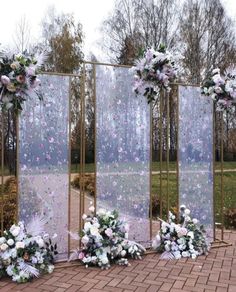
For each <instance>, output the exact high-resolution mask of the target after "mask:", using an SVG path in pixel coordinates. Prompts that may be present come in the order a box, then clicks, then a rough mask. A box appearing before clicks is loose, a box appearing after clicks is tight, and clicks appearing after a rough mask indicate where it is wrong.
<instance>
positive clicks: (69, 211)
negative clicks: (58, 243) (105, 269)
mask: <svg viewBox="0 0 236 292" xmlns="http://www.w3.org/2000/svg"><path fill="white" fill-rule="evenodd" d="M71 78H72V77H71V76H70V77H69V96H68V103H69V108H68V111H69V113H68V115H69V121H68V122H69V125H68V138H69V141H68V142H69V149H68V161H69V169H68V170H69V175H68V194H69V198H68V229H69V231H70V230H71V218H70V216H71ZM70 247H71V237H70V234H68V259H69V257H70Z"/></svg>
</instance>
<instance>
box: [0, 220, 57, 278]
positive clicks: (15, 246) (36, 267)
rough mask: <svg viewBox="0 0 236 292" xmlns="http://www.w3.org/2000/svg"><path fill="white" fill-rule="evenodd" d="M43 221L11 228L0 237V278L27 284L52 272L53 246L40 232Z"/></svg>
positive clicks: (54, 250)
mask: <svg viewBox="0 0 236 292" xmlns="http://www.w3.org/2000/svg"><path fill="white" fill-rule="evenodd" d="M42 223H43V221H41V220H40V219H39V218H35V219H34V220H33V221H32V222H31V223H30V224H29V225H28V226H27V228H26V227H25V226H24V224H23V223H22V222H19V223H18V224H14V225H12V226H11V228H9V230H6V231H4V233H3V236H2V237H0V276H10V277H11V278H12V280H13V281H14V282H17V283H24V282H28V281H29V280H31V279H32V278H34V277H39V276H40V275H41V274H44V273H52V272H53V270H54V265H53V262H54V256H55V255H56V254H57V245H56V244H53V243H52V240H51V239H50V238H49V236H48V234H45V232H43V229H42V228H43V224H42Z"/></svg>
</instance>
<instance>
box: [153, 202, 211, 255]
mask: <svg viewBox="0 0 236 292" xmlns="http://www.w3.org/2000/svg"><path fill="white" fill-rule="evenodd" d="M190 213H191V212H190V210H189V209H187V208H186V206H185V205H182V206H180V215H181V216H180V224H176V223H174V220H175V216H174V215H173V214H172V213H171V212H170V213H169V220H168V222H165V221H162V224H161V230H160V232H159V234H157V236H156V237H155V238H154V240H153V243H152V246H153V248H154V249H155V250H157V251H160V252H165V253H169V254H170V255H171V256H172V257H174V258H176V259H179V258H181V257H191V258H193V259H195V258H196V257H197V256H198V255H201V254H207V253H208V251H209V249H210V245H209V243H208V241H207V238H206V236H205V231H204V228H203V226H198V220H197V219H195V218H194V219H191V217H190Z"/></svg>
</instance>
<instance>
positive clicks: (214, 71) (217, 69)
mask: <svg viewBox="0 0 236 292" xmlns="http://www.w3.org/2000/svg"><path fill="white" fill-rule="evenodd" d="M212 74H213V75H214V74H220V69H219V68H216V69H213V70H212Z"/></svg>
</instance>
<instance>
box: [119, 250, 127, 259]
mask: <svg viewBox="0 0 236 292" xmlns="http://www.w3.org/2000/svg"><path fill="white" fill-rule="evenodd" d="M120 255H121V256H122V258H123V257H125V256H126V251H125V250H122V252H121V253H120Z"/></svg>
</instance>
